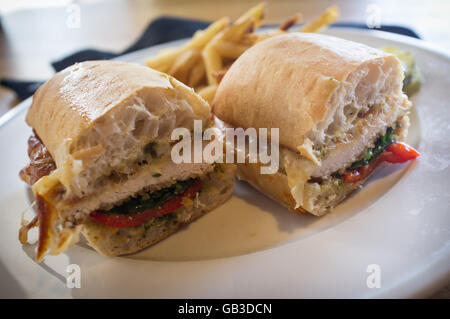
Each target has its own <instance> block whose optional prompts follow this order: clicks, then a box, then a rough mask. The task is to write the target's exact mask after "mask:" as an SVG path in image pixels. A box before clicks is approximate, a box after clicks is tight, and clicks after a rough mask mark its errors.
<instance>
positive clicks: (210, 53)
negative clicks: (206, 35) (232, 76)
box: [203, 42, 223, 84]
mask: <svg viewBox="0 0 450 319" xmlns="http://www.w3.org/2000/svg"><path fill="white" fill-rule="evenodd" d="M203 61H204V62H205V69H206V78H207V79H208V84H217V81H216V79H215V78H214V76H213V75H212V74H213V72H217V71H220V70H222V68H223V67H222V58H221V57H220V55H219V54H218V52H217V50H216V48H215V47H214V43H213V42H211V43H209V44H208V45H207V46H206V47H205V49H204V50H203Z"/></svg>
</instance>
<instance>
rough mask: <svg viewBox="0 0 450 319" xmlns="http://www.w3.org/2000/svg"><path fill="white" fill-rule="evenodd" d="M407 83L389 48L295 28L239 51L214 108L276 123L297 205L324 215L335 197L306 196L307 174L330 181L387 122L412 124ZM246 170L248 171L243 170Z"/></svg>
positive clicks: (220, 113) (228, 116)
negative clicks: (376, 47) (241, 52)
mask: <svg viewBox="0 0 450 319" xmlns="http://www.w3.org/2000/svg"><path fill="white" fill-rule="evenodd" d="M402 82H403V69H402V65H401V62H400V61H399V59H398V58H397V57H395V56H393V55H391V54H387V53H385V52H383V51H381V50H377V49H374V48H370V47H368V46H365V45H363V44H359V43H355V42H352V41H347V40H343V39H339V38H335V37H330V36H326V35H320V34H306V33H290V34H285V35H280V36H275V37H273V38H269V39H267V40H264V41H262V42H260V43H259V44H257V45H255V46H253V47H252V48H250V49H248V50H247V51H246V52H245V53H244V54H243V55H242V56H240V57H239V58H238V59H237V60H236V61H235V62H234V63H233V65H232V66H231V68H230V69H229V70H228V71H227V73H226V74H225V76H224V78H223V79H222V81H221V83H220V85H219V87H218V89H217V93H216V96H215V99H214V101H213V104H212V107H213V113H214V114H215V115H216V116H217V117H218V118H220V119H221V120H223V121H224V122H226V123H228V124H230V125H231V126H234V127H243V128H250V127H254V128H268V129H270V128H279V144H280V149H281V150H282V152H281V153H280V155H281V158H280V161H281V165H280V169H281V170H282V172H283V174H285V175H286V179H287V184H288V188H289V191H290V193H291V195H292V197H293V198H294V201H295V205H294V207H295V209H299V208H302V209H303V210H306V211H309V212H311V213H313V214H315V215H322V214H324V213H325V212H327V211H328V210H329V208H330V207H332V206H333V205H335V204H336V201H334V200H328V201H326V202H327V204H326V205H324V204H323V201H322V200H321V198H322V197H323V196H324V193H323V191H319V192H317V193H316V194H315V195H314V196H308V190H307V186H308V185H307V183H308V180H310V178H312V177H317V178H325V179H329V177H330V176H331V175H332V174H334V173H336V172H337V171H339V170H342V169H344V168H346V167H348V166H349V165H351V164H352V163H353V162H355V161H356V160H357V159H358V158H360V157H361V156H362V154H364V153H365V151H366V150H367V149H368V148H369V147H371V146H372V145H373V143H374V141H375V140H376V139H377V138H378V137H379V136H380V135H382V134H384V132H385V131H386V128H388V127H393V126H396V125H398V124H399V123H403V124H405V123H407V120H403V119H404V118H405V115H406V114H407V111H408V108H409V107H410V106H411V103H410V102H409V101H408V99H407V97H406V95H405V94H403V93H402ZM402 129H404V128H402ZM245 167H246V166H242V165H240V167H239V171H242V170H244V169H245ZM245 175H248V176H250V175H251V173H249V174H240V176H241V177H242V178H245ZM261 179H270V177H261ZM253 184H256V183H253ZM260 188H261V187H260ZM266 193H271V191H268V192H266ZM330 196H331V197H333V196H334V195H333V194H330ZM273 197H276V198H278V197H279V196H278V195H277V196H275V195H274V196H273ZM342 197H343V196H335V198H342ZM344 197H345V196H344ZM321 203H322V204H321ZM330 203H331V204H330ZM329 204H330V205H329Z"/></svg>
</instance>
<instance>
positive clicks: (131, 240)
mask: <svg viewBox="0 0 450 319" xmlns="http://www.w3.org/2000/svg"><path fill="white" fill-rule="evenodd" d="M235 171H236V167H235V165H230V164H227V165H224V164H216V168H215V169H214V171H213V172H211V173H209V174H207V175H205V176H204V178H202V185H203V187H202V191H201V192H200V193H199V194H198V196H197V197H196V198H193V199H192V200H187V201H186V202H185V206H183V207H182V208H180V209H179V210H178V211H177V212H175V213H171V214H167V215H164V216H160V217H157V218H154V219H153V220H151V221H148V222H146V223H144V224H142V225H140V226H137V227H122V228H115V227H110V226H106V225H103V224H99V223H96V222H94V221H92V220H90V219H89V220H87V221H86V222H85V223H84V225H83V230H82V234H83V235H84V237H86V239H87V241H88V243H89V245H90V246H91V247H93V248H94V249H95V250H96V251H98V252H99V253H100V254H102V255H104V256H108V257H113V256H119V255H125V254H131V253H135V252H137V251H139V250H142V249H144V248H146V247H149V246H151V245H153V244H155V243H157V242H159V241H161V240H163V239H164V238H166V237H168V236H170V235H172V234H173V233H175V232H176V231H177V230H178V229H180V228H181V227H182V226H184V225H186V224H189V223H191V222H193V221H194V220H196V219H197V218H199V217H201V216H203V215H205V214H206V213H208V212H210V211H212V210H213V209H214V208H216V207H218V206H220V205H222V204H223V203H224V202H225V201H226V200H227V199H228V198H229V197H230V196H231V194H232V192H233V186H234V176H235Z"/></svg>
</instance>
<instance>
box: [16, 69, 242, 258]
mask: <svg viewBox="0 0 450 319" xmlns="http://www.w3.org/2000/svg"><path fill="white" fill-rule="evenodd" d="M195 120H198V121H201V122H202V124H203V125H202V127H203V129H206V128H208V127H209V126H211V125H212V118H211V112H210V107H209V105H208V104H207V103H206V102H205V101H204V100H203V99H202V98H201V97H199V96H198V95H197V94H195V93H194V91H193V90H192V89H190V88H188V87H187V86H185V85H184V84H182V83H181V82H179V81H177V80H176V79H174V78H172V77H171V76H168V75H166V74H163V73H160V72H157V71H154V70H152V69H149V68H147V67H144V66H140V65H137V64H132V63H124V62H112V61H89V62H83V63H78V64H75V65H73V66H71V67H69V68H67V69H65V70H63V71H61V72H59V73H57V74H56V75H55V76H54V77H53V78H52V79H50V80H49V81H48V82H46V83H45V84H44V85H42V86H41V87H40V88H39V89H38V91H37V92H36V94H35V95H34V97H33V102H32V105H31V107H30V109H29V111H28V114H27V117H26V121H27V123H28V124H29V125H30V126H31V127H32V128H33V134H32V136H31V137H30V139H29V141H28V155H29V157H30V163H29V164H28V166H26V167H25V168H24V169H22V171H21V172H20V176H21V178H22V179H23V180H24V181H25V182H27V183H28V184H29V185H32V189H33V192H34V194H35V197H36V203H37V216H36V217H35V218H34V219H33V220H32V221H31V222H29V223H23V226H22V228H21V230H20V233H19V238H20V240H21V242H22V243H25V242H27V232H28V230H29V229H30V228H32V227H34V226H39V241H38V249H37V257H36V258H37V260H38V261H40V260H42V258H43V256H44V254H45V253H46V252H47V251H48V252H50V254H58V253H60V252H62V251H64V250H65V249H67V248H68V247H69V246H70V245H72V244H73V243H75V242H76V241H77V240H78V236H79V233H80V232H82V233H83V235H84V236H85V237H86V239H87V241H88V243H89V245H91V246H92V247H93V248H95V249H96V250H97V251H98V252H100V253H101V254H103V255H106V256H117V255H122V254H129V253H133V252H136V251H138V250H141V249H143V248H145V247H147V246H149V245H151V244H154V243H156V242H158V241H160V240H162V239H163V238H165V237H167V236H169V235H170V234H172V233H174V232H175V231H176V230H177V229H178V228H180V227H181V226H182V225H185V224H187V223H190V222H191V221H193V220H195V219H196V218H198V217H200V216H202V215H203V214H205V213H207V212H209V211H211V210H212V209H213V208H215V207H217V206H219V205H221V204H222V203H223V202H225V201H226V200H227V199H228V198H229V197H230V195H231V192H232V189H233V184H234V174H235V167H234V166H233V165H224V164H218V163H206V162H198V163H196V162H193V161H191V162H189V163H179V164H176V163H174V161H172V159H171V148H172V146H173V145H174V144H175V143H176V141H173V140H172V139H171V133H172V131H173V129H175V128H186V129H187V130H188V131H190V132H192V131H193V128H194V121H195ZM192 138H193V137H192Z"/></svg>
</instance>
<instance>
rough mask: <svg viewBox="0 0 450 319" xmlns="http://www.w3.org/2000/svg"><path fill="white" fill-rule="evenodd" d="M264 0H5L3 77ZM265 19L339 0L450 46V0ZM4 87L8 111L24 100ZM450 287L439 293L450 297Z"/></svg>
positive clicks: (368, 17) (306, 1) (281, 3)
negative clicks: (165, 20)
mask: <svg viewBox="0 0 450 319" xmlns="http://www.w3.org/2000/svg"><path fill="white" fill-rule="evenodd" d="M259 2H261V0H226V1H218V0H0V78H10V79H17V80H29V81H44V80H46V79H48V78H49V77H50V76H51V75H52V74H53V73H54V71H53V69H52V67H51V65H50V62H52V61H55V60H58V59H60V58H62V57H64V56H66V55H69V54H71V53H73V52H75V51H77V50H80V49H86V48H95V49H99V50H107V51H112V52H120V51H122V50H124V49H125V48H127V47H128V46H130V45H131V44H132V43H133V42H134V41H136V39H138V38H139V36H140V35H141V34H142V32H143V31H144V30H145V28H146V27H147V26H148V24H149V23H150V22H151V21H152V20H153V19H155V18H157V17H159V16H163V15H164V16H177V17H187V18H192V19H201V20H206V21H213V20H216V19H218V18H221V17H223V16H225V15H226V16H229V17H230V18H232V19H235V18H237V17H238V16H240V14H242V13H244V12H245V11H246V10H247V9H249V8H250V7H252V6H254V5H256V4H257V3H259ZM265 2H266V5H267V16H266V18H265V23H267V24H277V23H281V22H283V21H285V20H286V18H288V17H291V16H292V15H293V14H295V13H296V12H301V13H302V14H303V17H304V19H305V20H311V19H312V18H313V17H315V16H317V15H319V14H320V13H322V12H323V11H324V10H325V9H326V8H327V7H329V6H331V5H336V6H337V7H338V8H339V10H340V16H339V19H338V22H359V23H363V24H370V23H373V22H376V23H381V24H382V25H386V24H388V25H389V24H390V25H399V26H405V27H409V28H411V29H413V30H414V31H416V32H417V33H418V34H419V35H420V36H421V37H422V38H423V39H424V40H426V41H429V42H431V43H433V44H435V45H438V46H440V47H441V48H443V49H445V50H447V51H449V52H450V32H449V30H450V22H449V21H450V18H449V12H450V0H422V1H420V0H409V1H400V0H384V1H383V0H341V1H340V0H334V1H333V0H295V1H294V0H276V1H275V0H273V1H271V0H266V1H265ZM18 102H19V101H18V99H17V97H16V96H15V94H14V93H13V91H11V90H9V89H6V88H4V87H0V116H2V115H3V114H4V113H5V112H7V111H8V110H10V109H11V108H13V107H14V106H15V105H17V103H18ZM449 296H450V293H449V287H447V288H446V289H444V290H443V291H441V292H439V293H437V294H436V296H435V297H447V298H448V297H449Z"/></svg>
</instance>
